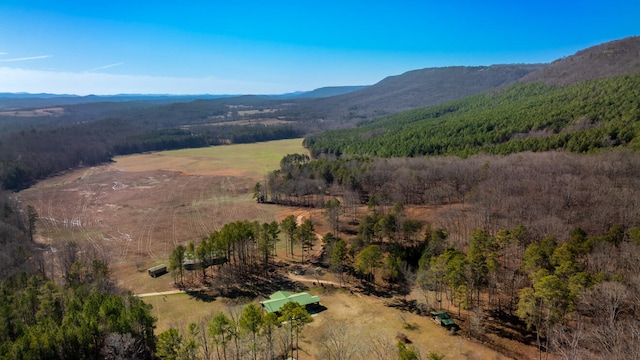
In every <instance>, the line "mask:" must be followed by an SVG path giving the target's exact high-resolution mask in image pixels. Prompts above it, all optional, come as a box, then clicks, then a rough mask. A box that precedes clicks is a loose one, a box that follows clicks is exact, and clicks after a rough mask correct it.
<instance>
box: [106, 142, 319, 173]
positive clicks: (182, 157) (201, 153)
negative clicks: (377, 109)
mask: <svg viewBox="0 0 640 360" xmlns="http://www.w3.org/2000/svg"><path fill="white" fill-rule="evenodd" d="M293 153H307V150H306V149H305V148H303V147H302V139H290V140H277V141H269V142H263V143H255V144H237V145H224V146H213V147H207V148H197V149H183V150H173V151H163V152H159V153H152V154H143V155H131V156H122V157H118V158H116V159H115V161H116V164H115V165H114V168H117V169H120V170H125V171H150V170H158V169H164V170H173V171H182V172H184V173H186V174H220V173H222V174H240V173H244V174H251V175H253V176H257V177H258V179H259V178H261V177H263V176H264V175H265V174H266V173H267V172H269V171H273V170H275V169H277V168H278V167H279V165H280V160H281V159H282V158H283V157H284V156H285V155H287V154H293Z"/></svg>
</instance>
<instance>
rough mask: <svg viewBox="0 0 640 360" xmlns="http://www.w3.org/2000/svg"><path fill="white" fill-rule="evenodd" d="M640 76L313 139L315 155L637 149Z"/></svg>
mask: <svg viewBox="0 0 640 360" xmlns="http://www.w3.org/2000/svg"><path fill="white" fill-rule="evenodd" d="M639 120H640V74H634V75H624V76H618V77H614V78H608V79H600V80H592V81H587V82H582V83H578V84H575V85H569V86H552V85H543V84H517V85H513V86H510V87H508V88H506V89H504V90H500V91H492V92H486V93H484V94H481V95H476V96H472V97H469V98H465V99H463V100H459V101H455V102H450V103H447V104H444V105H440V106H434V107H429V108H423V109H418V110H412V111H407V112H403V113H400V114H396V115H392V116H388V117H385V118H382V119H379V120H377V121H373V122H369V123H365V124H362V125H361V126H360V127H358V128H356V129H351V130H342V131H339V132H338V131H335V132H327V133H324V134H322V135H318V136H314V137H309V138H307V139H306V140H305V145H306V146H308V147H309V149H310V150H311V152H312V154H313V155H315V156H318V155H320V154H323V153H328V154H343V153H348V154H371V155H375V156H383V157H405V156H419V155H445V154H448V155H459V156H468V155H471V154H474V153H479V152H486V153H492V154H508V153H515V152H520V151H546V150H554V149H565V150H569V151H574V152H588V151H591V150H595V149H600V148H606V147H618V146H628V147H631V148H634V149H640V126H639V124H640V122H639Z"/></svg>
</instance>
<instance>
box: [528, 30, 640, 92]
mask: <svg viewBox="0 0 640 360" xmlns="http://www.w3.org/2000/svg"><path fill="white" fill-rule="evenodd" d="M632 73H640V36H632V37H628V38H624V39H620V40H616V41H611V42H607V43H604V44H601V45H597V46H593V47H590V48H588V49H585V50H582V51H579V52H577V53H576V54H575V55H572V56H569V57H566V58H562V59H558V60H556V61H554V62H552V63H551V64H549V65H548V66H545V67H544V68H542V69H540V70H538V71H535V72H532V73H530V74H528V75H526V76H524V77H523V78H522V80H521V82H525V83H534V82H541V83H545V84H548V85H567V84H575V83H579V82H582V81H587V80H593V79H601V78H607V77H612V76H616V75H623V74H632Z"/></svg>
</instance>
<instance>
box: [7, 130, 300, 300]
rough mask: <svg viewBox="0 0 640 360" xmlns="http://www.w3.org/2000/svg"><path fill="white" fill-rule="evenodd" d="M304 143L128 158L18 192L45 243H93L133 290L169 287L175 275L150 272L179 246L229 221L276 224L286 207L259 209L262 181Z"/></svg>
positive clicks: (188, 150)
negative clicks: (256, 194) (256, 195)
mask: <svg viewBox="0 0 640 360" xmlns="http://www.w3.org/2000/svg"><path fill="white" fill-rule="evenodd" d="M301 142H302V141H301V140H300V139H294V140H283V141H274V142H267V143H261V144H249V145H229V146H218V147H210V148H201V149H186V150H178V151H168V152H162V153H150V154H142V155H132V156H124V157H119V158H116V159H115V162H114V163H112V164H108V165H103V166H97V167H91V168H84V169H79V170H75V171H72V172H69V173H66V174H63V175H60V176H57V177H54V178H51V179H48V180H45V181H42V182H40V183H39V184H37V185H36V186H34V187H32V188H30V189H27V190H25V191H22V192H20V193H18V194H17V198H18V200H19V201H20V202H22V203H23V204H24V205H25V206H26V205H31V206H33V207H34V208H35V209H36V211H37V212H38V214H39V216H40V220H39V221H38V224H37V228H38V231H37V236H38V238H39V241H41V242H45V243H47V242H63V241H68V240H73V241H76V242H78V243H81V244H89V245H90V247H91V248H92V249H93V250H95V251H96V252H97V253H98V254H100V255H101V256H102V257H104V258H106V259H108V261H109V264H110V267H111V269H112V271H113V274H114V277H115V278H116V279H118V282H119V285H121V286H122V287H124V288H127V289H130V290H132V291H133V292H135V293H143V292H152V291H162V290H169V289H171V287H172V281H171V279H170V276H164V277H162V278H159V279H158V280H159V281H153V282H152V281H150V278H149V276H148V275H147V274H146V269H147V268H149V267H151V266H154V265H157V264H160V263H163V262H166V260H167V258H168V254H169V253H170V252H171V251H172V250H173V248H174V247H175V246H176V245H177V244H183V243H186V242H189V241H198V240H200V239H201V238H202V237H205V236H208V234H209V233H210V232H211V231H213V230H216V229H219V228H220V227H222V225H224V224H225V223H227V222H231V221H236V220H244V219H246V220H252V221H253V220H257V221H260V222H267V221H272V220H278V213H279V211H282V209H281V208H277V207H275V206H270V205H264V204H262V205H260V204H256V202H255V200H254V199H252V190H253V186H254V185H255V183H256V182H258V181H262V180H263V178H264V175H265V174H266V173H267V172H268V171H271V170H274V169H276V168H277V167H278V166H279V162H280V159H282V157H283V156H285V155H286V154H290V153H295V152H298V153H300V152H304V151H305V149H304V148H302V146H301Z"/></svg>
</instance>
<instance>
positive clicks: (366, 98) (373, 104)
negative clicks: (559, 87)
mask: <svg viewBox="0 0 640 360" xmlns="http://www.w3.org/2000/svg"><path fill="white" fill-rule="evenodd" d="M544 66H545V65H544V64H510V65H491V66H451V67H442V68H425V69H420V70H413V71H408V72H406V73H404V74H401V75H396V76H389V77H386V78H384V79H383V80H382V81H380V82H378V83H376V84H374V85H371V86H368V87H366V88H364V89H361V90H358V91H354V92H350V93H348V94H345V95H341V96H335V97H330V98H322V99H315V100H311V101H309V102H307V103H305V104H304V107H305V110H307V111H310V112H311V113H313V114H314V115H315V116H317V117H318V118H322V119H324V120H327V121H338V122H339V123H340V125H339V126H338V127H348V126H349V125H350V124H354V122H357V121H360V120H363V119H368V118H372V117H378V116H382V115H387V114H392V113H397V112H400V111H404V110H409V109H413V108H418V107H425V106H430V105H437V104H441V103H445V102H448V101H452V100H457V99H460V98H463V97H466V96H469V95H473V94H478V93H481V92H483V91H486V90H489V89H491V88H495V87H500V86H504V85H507V84H512V83H515V82H516V81H518V80H520V79H521V78H522V77H524V76H525V75H527V74H529V73H531V72H533V71H536V70H539V69H541V68H543V67H544Z"/></svg>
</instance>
